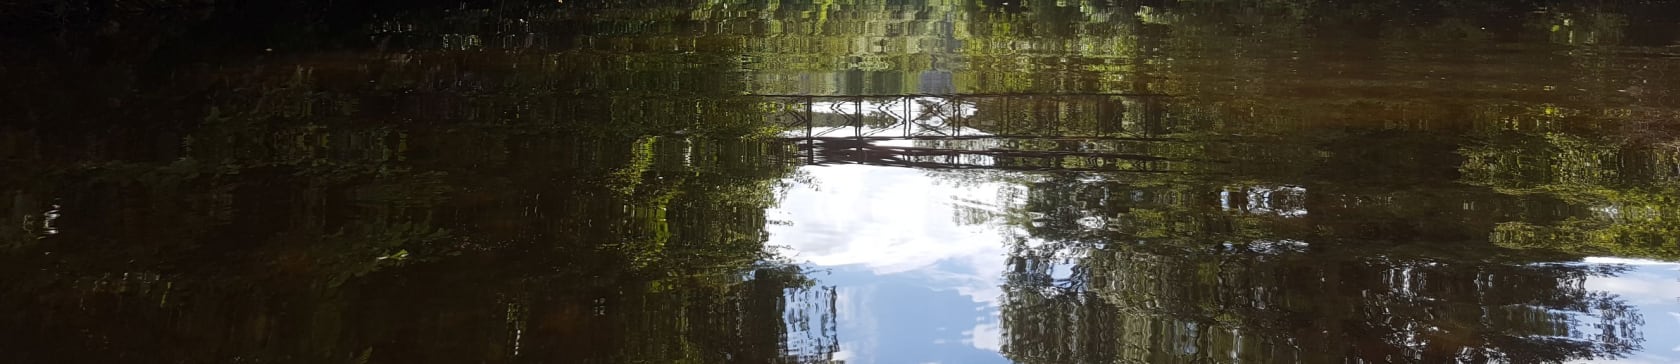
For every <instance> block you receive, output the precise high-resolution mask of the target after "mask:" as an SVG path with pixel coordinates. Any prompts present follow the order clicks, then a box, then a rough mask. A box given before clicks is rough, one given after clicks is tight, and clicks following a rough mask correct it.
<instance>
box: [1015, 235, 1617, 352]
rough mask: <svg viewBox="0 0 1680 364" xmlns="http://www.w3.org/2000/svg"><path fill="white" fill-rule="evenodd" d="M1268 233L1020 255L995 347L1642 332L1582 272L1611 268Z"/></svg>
mask: <svg viewBox="0 0 1680 364" xmlns="http://www.w3.org/2000/svg"><path fill="white" fill-rule="evenodd" d="M1268 249H1269V250H1268V251H1257V250H1260V249H1255V248H1239V249H1236V250H1234V251H1224V252H1192V251H1159V250H1157V251H1151V250H1152V249H1150V248H1138V247H1132V246H1124V247H1114V248H1107V249H1097V250H1093V251H1092V252H1091V253H1090V254H1089V255H1087V256H1084V257H1081V259H1080V260H1079V262H1080V263H1079V264H1078V265H1077V266H1076V267H1074V268H1072V269H1074V270H1075V273H1073V276H1074V277H1077V278H1074V279H1067V280H1060V281H1058V280H1052V279H1048V278H1046V277H1047V276H1048V275H1049V274H1050V270H1051V269H1068V268H1066V267H1062V268H1053V267H1054V266H1055V265H1056V264H1055V262H1054V261H1050V262H1046V261H1039V260H1035V259H1031V258H1026V259H1018V260H1017V261H1016V262H1017V263H1016V265H1014V266H1013V267H1012V269H1013V273H1011V274H1010V276H1011V277H1022V278H1012V279H1011V281H1010V285H1009V286H1008V288H1007V290H1006V293H1005V297H1006V301H1005V306H1004V313H1003V315H1004V321H1003V322H1004V326H1005V328H1006V330H1007V335H1008V337H1009V340H1008V342H1009V345H1008V346H1006V347H1005V352H1006V354H1008V355H1010V357H1011V358H1014V359H1016V360H1018V361H1022V362H1046V363H1050V362H1114V361H1123V362H1132V361H1136V362H1155V363H1158V362H1204V361H1214V362H1245V363H1246V362H1335V361H1343V360H1345V359H1352V358H1358V359H1363V360H1367V361H1387V362H1394V361H1401V362H1453V361H1468V362H1486V361H1509V362H1521V363H1539V362H1563V361H1570V360H1576V359H1582V358H1591V357H1618V356H1622V355H1626V354H1628V353H1630V352H1631V351H1632V350H1637V349H1638V348H1639V346H1640V343H1641V342H1642V341H1643V339H1642V338H1641V336H1640V331H1639V330H1640V329H1639V326H1640V325H1643V323H1644V322H1643V319H1642V318H1641V317H1640V315H1639V313H1638V312H1637V311H1633V310H1632V308H1631V307H1630V306H1628V305H1627V304H1626V303H1624V302H1622V301H1621V300H1620V299H1619V298H1616V297H1614V296H1608V295H1606V294H1605V293H1602V292H1594V291H1589V290H1586V289H1585V288H1584V287H1583V286H1582V284H1583V283H1584V279H1585V278H1586V277H1589V276H1594V275H1604V274H1614V273H1616V271H1615V270H1614V269H1611V268H1589V267H1581V266H1565V265H1510V264H1501V263H1473V262H1468V261H1455V262H1446V261H1438V260H1435V259H1433V258H1406V257H1397V256H1386V257H1369V255H1367V254H1368V253H1369V252H1358V253H1353V252H1334V251H1316V250H1317V249H1309V248H1302V249H1303V250H1307V251H1292V250H1291V248H1290V247H1288V246H1281V247H1279V246H1272V247H1268ZM1028 255H1031V254H1028ZM1359 256H1366V257H1359ZM1605 269H1610V270H1608V271H1607V270H1605ZM1035 276H1036V277H1038V278H1029V277H1035Z"/></svg>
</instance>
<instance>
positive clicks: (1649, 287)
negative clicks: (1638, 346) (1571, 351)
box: [1586, 258, 1680, 364]
mask: <svg viewBox="0 0 1680 364" xmlns="http://www.w3.org/2000/svg"><path fill="white" fill-rule="evenodd" d="M1586 262H1587V263H1595V264H1627V265H1629V266H1631V267H1632V268H1633V269H1632V270H1630V271H1628V272H1627V273H1624V274H1622V275H1619V276H1615V277H1592V278H1588V279H1587V283H1586V287H1587V289H1589V290H1594V291H1604V292H1609V293H1610V294H1614V295H1617V296H1620V297H1621V299H1623V300H1626V301H1627V303H1628V304H1629V305H1632V306H1634V307H1637V308H1638V309H1639V312H1640V313H1641V314H1643V315H1645V351H1644V352H1641V353H1636V354H1633V355H1630V356H1629V357H1627V358H1622V359H1619V360H1600V361H1593V362H1594V363H1651V364H1657V363H1662V364H1673V363H1680V264H1676V263H1662V262H1651V261H1641V260H1632V259H1619V258H1587V259H1586Z"/></svg>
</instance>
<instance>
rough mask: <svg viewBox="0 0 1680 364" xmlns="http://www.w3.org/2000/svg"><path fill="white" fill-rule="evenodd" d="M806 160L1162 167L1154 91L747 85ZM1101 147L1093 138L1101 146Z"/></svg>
mask: <svg viewBox="0 0 1680 364" xmlns="http://www.w3.org/2000/svg"><path fill="white" fill-rule="evenodd" d="M756 96H757V97H763V98H766V99H767V104H768V105H770V107H771V111H772V114H771V116H770V117H769V119H770V120H769V122H771V123H773V124H775V125H778V126H781V127H783V129H784V130H785V132H783V134H782V139H783V140H786V141H789V142H792V143H794V144H795V145H797V146H798V148H799V151H800V152H801V157H802V158H804V159H805V162H806V163H809V164H871V165H892V166H909V167H920V168H985V169H1004V170H1075V171H1078V170H1091V171H1131V172H1166V171H1169V170H1170V168H1167V164H1168V163H1170V162H1172V160H1171V159H1170V158H1165V157H1158V156H1151V155H1148V154H1140V153H1128V152H1125V151H1123V149H1128V148H1121V147H1114V146H1115V145H1120V144H1126V143H1155V142H1172V141H1173V140H1172V139H1168V138H1161V137H1158V136H1157V135H1159V134H1164V133H1162V130H1160V129H1161V117H1162V114H1163V113H1164V112H1163V108H1162V106H1161V103H1162V100H1163V99H1164V98H1167V97H1170V96H1169V95H1159V94H963V95H916V94H908V95H869V96H819V95H756ZM1099 145H1100V146H1108V147H1100V146H1099Z"/></svg>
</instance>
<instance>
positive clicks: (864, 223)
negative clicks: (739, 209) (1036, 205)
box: [770, 165, 1006, 363]
mask: <svg viewBox="0 0 1680 364" xmlns="http://www.w3.org/2000/svg"><path fill="white" fill-rule="evenodd" d="M804 172H806V173H809V174H810V176H811V177H812V179H813V180H815V181H816V183H815V186H812V187H805V188H797V189H794V190H792V191H789V192H788V194H787V197H786V199H784V200H783V201H784V202H783V203H782V206H780V207H778V208H777V209H775V210H773V211H771V218H772V219H776V220H783V221H789V222H791V223H792V224H791V225H772V226H771V227H770V236H771V238H770V239H771V240H770V243H771V244H775V245H782V246H787V247H790V248H792V249H793V251H794V254H795V259H797V260H802V261H807V262H809V263H811V264H813V265H817V266H820V267H825V268H829V269H830V270H831V271H832V274H831V275H826V276H819V278H818V279H820V280H821V281H822V284H825V285H835V286H838V287H839V289H838V290H839V296H840V297H839V299H838V300H839V302H838V303H837V305H838V307H837V309H838V310H839V315H840V319H839V321H840V322H839V325H840V346H841V356H842V357H843V358H845V359H846V360H847V362H848V363H931V362H937V363H988V362H994V363H997V362H1006V361H1005V360H1004V359H1003V357H1002V356H1000V355H999V354H997V350H998V348H999V333H998V306H997V300H998V298H999V295H1000V294H1001V293H1002V292H1001V291H1000V289H999V286H1000V285H1001V284H1002V276H1001V275H1000V273H1001V271H1002V269H1003V266H1004V264H1005V250H1004V243H1003V241H1002V237H1003V236H1004V235H1002V234H1000V233H999V232H998V231H996V230H994V229H995V228H992V227H986V226H964V225H961V224H958V223H957V222H956V220H955V219H954V216H956V214H955V211H956V210H955V206H956V205H957V204H964V205H968V206H974V204H972V203H968V202H957V200H958V199H962V200H968V201H980V202H995V201H996V200H997V195H996V192H997V191H998V188H997V187H998V186H996V185H990V186H986V185H982V186H976V187H970V188H962V189H957V188H951V187H949V186H940V185H937V184H936V181H935V180H934V178H932V177H929V176H927V175H926V174H925V173H923V172H921V171H917V170H911V169H902V168H883V167H871V166H856V165H850V166H832V167H810V168H806V169H804ZM813 187H814V188H813ZM993 206H996V204H995V203H994V204H993Z"/></svg>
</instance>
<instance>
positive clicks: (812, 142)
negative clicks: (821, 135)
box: [805, 96, 817, 164]
mask: <svg viewBox="0 0 1680 364" xmlns="http://www.w3.org/2000/svg"><path fill="white" fill-rule="evenodd" d="M815 103H816V98H815V97H812V96H805V158H806V160H807V161H809V162H810V163H811V164H817V140H816V135H813V134H811V129H813V128H814V127H815V125H814V124H816V123H817V119H816V116H815V115H814V114H812V113H811V107H812V105H813V104H815Z"/></svg>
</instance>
